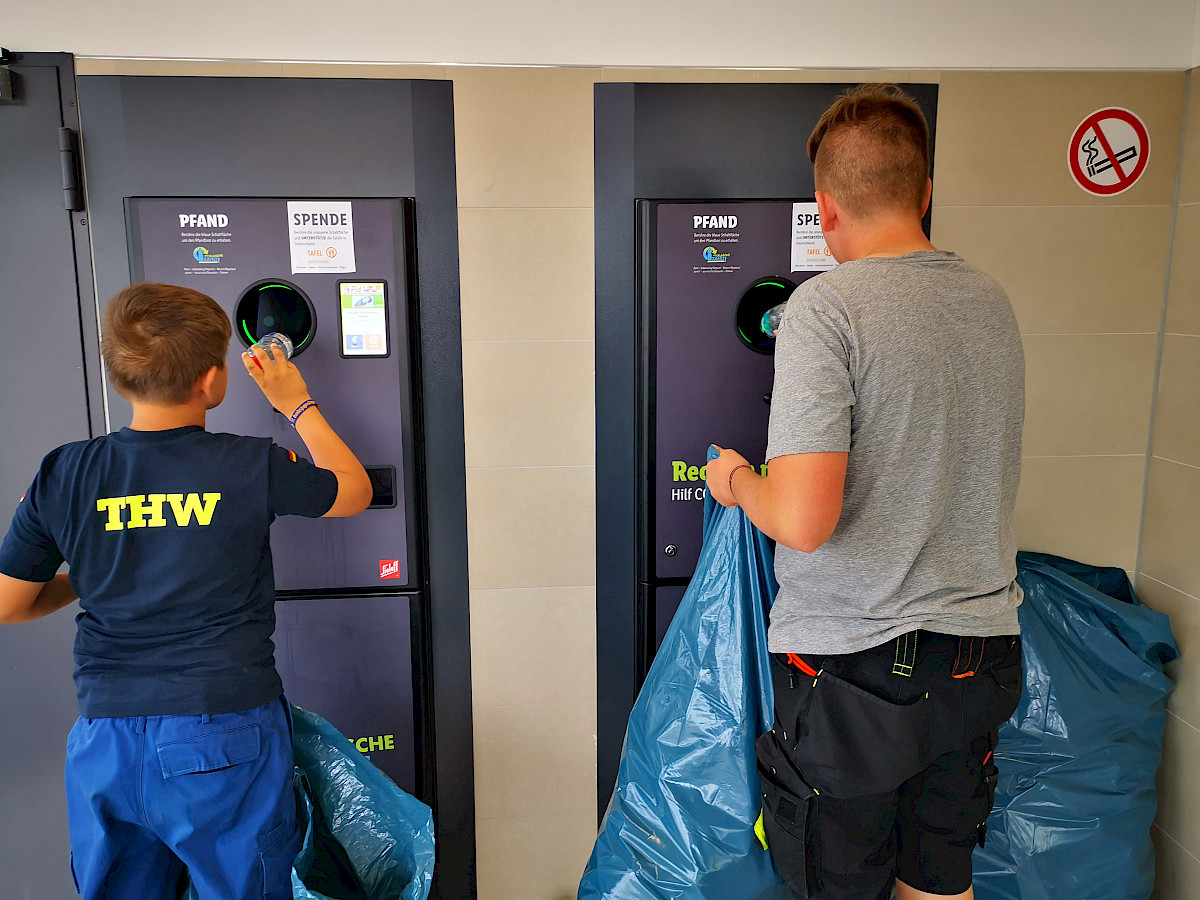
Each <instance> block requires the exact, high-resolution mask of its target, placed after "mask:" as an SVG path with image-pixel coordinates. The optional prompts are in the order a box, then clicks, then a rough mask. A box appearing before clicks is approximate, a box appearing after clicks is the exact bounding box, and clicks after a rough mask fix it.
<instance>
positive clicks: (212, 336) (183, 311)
mask: <svg viewBox="0 0 1200 900" xmlns="http://www.w3.org/2000/svg"><path fill="white" fill-rule="evenodd" d="M231 331H232V329H231V327H230V325H229V317H228V316H226V315H225V312H224V310H222V309H221V307H220V306H218V305H217V302H216V301H215V300H213V299H212V298H211V297H209V296H208V295H207V294H202V293H200V292H199V291H194V290H192V289H191V288H185V287H179V286H177V285H173V284H153V283H150V282H145V281H143V282H141V283H139V284H132V285H130V286H129V287H127V288H125V290H123V291H121V292H120V293H119V294H117V295H116V296H115V297H113V298H112V299H111V300H110V301H108V305H107V306H106V307H105V309H104V321H103V325H102V336H101V338H100V354H101V355H102V356H103V357H104V363H105V366H106V367H107V369H108V377H109V380H110V381H111V382H112V384H113V387H115V388H116V389H117V393H119V394H120V395H121V396H122V397H125V398H126V399H129V400H134V399H137V400H146V401H150V402H152V403H162V404H168V405H177V404H182V403H186V402H187V401H188V400H189V399H190V398H191V396H192V391H193V390H194V389H195V387H196V382H197V381H199V380H200V376H201V375H203V374H204V373H205V372H207V371H208V370H209V369H211V368H212V367H213V366H216V367H217V368H219V369H223V368H224V367H225V352H226V351H227V350H228V349H229V337H230V333H231Z"/></svg>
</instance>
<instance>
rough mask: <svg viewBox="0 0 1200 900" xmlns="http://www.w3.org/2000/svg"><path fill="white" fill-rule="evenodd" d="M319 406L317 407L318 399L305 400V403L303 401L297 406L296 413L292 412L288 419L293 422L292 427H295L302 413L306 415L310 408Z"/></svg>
mask: <svg viewBox="0 0 1200 900" xmlns="http://www.w3.org/2000/svg"><path fill="white" fill-rule="evenodd" d="M317 408H318V407H317V401H316V400H313V399H311V398H310V399H308V400H305V401H304V402H303V403H301V404H300V405H299V406H297V407H296V411H295V412H294V413H292V414H291V415H290V416H288V421H289V422H291V423H292V427H293V428H295V427H296V422H298V421H299V420H300V417H301V416H302V415H304V414H305V413H306V412H308V411H309V410H310V409H317Z"/></svg>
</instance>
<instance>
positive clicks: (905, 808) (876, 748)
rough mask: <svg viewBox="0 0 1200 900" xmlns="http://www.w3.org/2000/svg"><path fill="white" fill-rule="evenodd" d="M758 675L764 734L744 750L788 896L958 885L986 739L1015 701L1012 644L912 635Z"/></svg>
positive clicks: (982, 783) (988, 747) (856, 896)
mask: <svg viewBox="0 0 1200 900" xmlns="http://www.w3.org/2000/svg"><path fill="white" fill-rule="evenodd" d="M771 673H772V680H773V682H774V687H775V727H774V729H773V730H772V731H770V732H769V733H767V734H765V735H763V736H762V737H760V738H759V740H758V743H757V745H756V750H757V753H758V770H759V775H760V777H761V780H762V792H763V824H764V828H765V830H766V835H767V839H768V843H769V846H770V850H771V855H772V858H773V859H774V861H775V864H776V866H777V867H778V869H779V871H780V873H781V874H782V875H783V877H784V880H785V881H786V882H787V884H788V886H789V887H790V888H791V890H792V892H793V893H794V894H795V895H796V896H797V897H799V898H806V900H807V898H814V900H876V898H878V900H888V898H889V897H890V896H891V891H892V888H893V885H894V883H895V880H896V879H897V878H899V879H900V880H901V881H903V882H904V883H905V884H908V885H910V886H912V887H914V888H917V889H918V890H922V891H926V892H928V893H931V894H949V895H953V894H960V893H962V892H964V891H966V890H967V889H968V888H969V887H971V853H972V851H973V850H974V848H975V845H976V843H979V844H982V843H983V840H984V833H985V822H986V820H987V817H988V814H989V813H990V812H991V810H992V803H993V799H994V794H995V787H996V766H995V764H994V762H993V760H992V751H993V750H994V749H995V746H996V734H997V730H998V729H999V727H1000V725H1001V724H1003V723H1004V722H1005V721H1006V720H1007V719H1008V718H1009V716H1011V715H1012V713H1013V711H1014V710H1015V709H1016V707H1017V703H1018V701H1019V700H1020V696H1021V685H1022V677H1021V640H1020V638H1019V637H1017V636H1004V637H990V638H980V637H976V638H971V637H962V638H960V637H958V636H956V635H947V634H938V633H935V632H929V631H919V632H913V633H911V634H907V635H903V636H901V637H900V638H897V639H896V640H894V641H889V642H888V643H886V644H884V645H882V646H879V647H873V648H871V649H870V650H864V651H861V652H859V653H851V654H845V655H834V656H794V655H790V654H789V655H780V654H773V655H772V657H771Z"/></svg>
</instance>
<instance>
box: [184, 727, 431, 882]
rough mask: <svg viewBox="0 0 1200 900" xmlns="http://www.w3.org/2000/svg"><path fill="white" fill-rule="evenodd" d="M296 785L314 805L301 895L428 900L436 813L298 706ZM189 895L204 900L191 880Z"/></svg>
mask: <svg viewBox="0 0 1200 900" xmlns="http://www.w3.org/2000/svg"><path fill="white" fill-rule="evenodd" d="M292 721H293V737H292V748H293V751H294V752H295V755H296V786H297V791H298V795H299V797H300V799H301V800H302V801H303V803H304V806H305V807H306V808H307V810H308V825H307V831H306V833H305V835H304V844H303V847H302V848H301V850H300V854H299V856H297V857H296V863H295V867H294V868H293V869H292V896H293V898H294V900H331V898H330V896H329V895H328V894H324V893H321V891H320V890H319V889H318V888H319V887H320V886H323V885H326V884H328V885H332V886H335V887H336V890H334V888H333V887H330V888H327V889H328V890H331V891H332V893H334V894H336V896H337V897H338V898H339V900H347V898H352V900H426V898H427V897H428V896H429V889H430V885H431V884H432V883H433V865H434V839H433V813H432V811H431V810H430V809H429V807H428V806H426V805H425V804H424V803H422V802H421V801H420V800H418V799H416V798H415V797H413V796H411V795H409V794H407V793H405V792H404V791H402V790H401V789H400V788H398V787H397V786H396V785H395V783H394V782H393V781H392V780H391V779H390V778H388V777H387V776H386V775H384V774H383V773H382V772H380V771H379V769H377V768H375V766H373V765H372V764H371V763H370V761H369V760H368V759H367V758H366V757H365V756H363V755H362V754H361V753H359V752H358V751H357V750H356V749H355V748H354V746H353V745H352V744H351V743H350V742H349V741H348V740H347V739H346V738H345V737H343V736H342V735H341V734H340V733H339V732H338V731H337V729H335V728H334V727H333V726H332V725H330V724H329V723H328V722H326V721H325V720H324V719H322V718H321V717H320V716H318V715H317V714H316V713H311V712H309V711H308V710H306V709H301V708H300V707H298V706H293V707H292ZM183 900H197V895H196V889H195V887H194V886H192V885H190V884H189V885H188V887H187V890H186V892H185V893H184V894H183Z"/></svg>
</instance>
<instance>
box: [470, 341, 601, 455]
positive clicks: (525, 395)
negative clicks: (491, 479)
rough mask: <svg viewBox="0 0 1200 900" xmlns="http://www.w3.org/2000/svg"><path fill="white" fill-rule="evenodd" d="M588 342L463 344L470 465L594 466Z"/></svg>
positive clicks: (592, 388) (592, 380)
mask: <svg viewBox="0 0 1200 900" xmlns="http://www.w3.org/2000/svg"><path fill="white" fill-rule="evenodd" d="M594 360H595V349H594V347H593V345H592V342H591V341H520V342H517V341H495V342H490V341H489V342H479V341H476V342H470V341H468V342H465V343H464V344H463V405H464V415H465V419H466V450H467V465H468V466H469V467H487V466H590V465H593V463H594V462H595V457H596V439H595V410H594V404H593V403H592V402H591V399H590V398H591V396H592V394H593V393H594V392H595V386H594V385H595V374H594V373H595V371H596V366H595V361H594Z"/></svg>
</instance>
